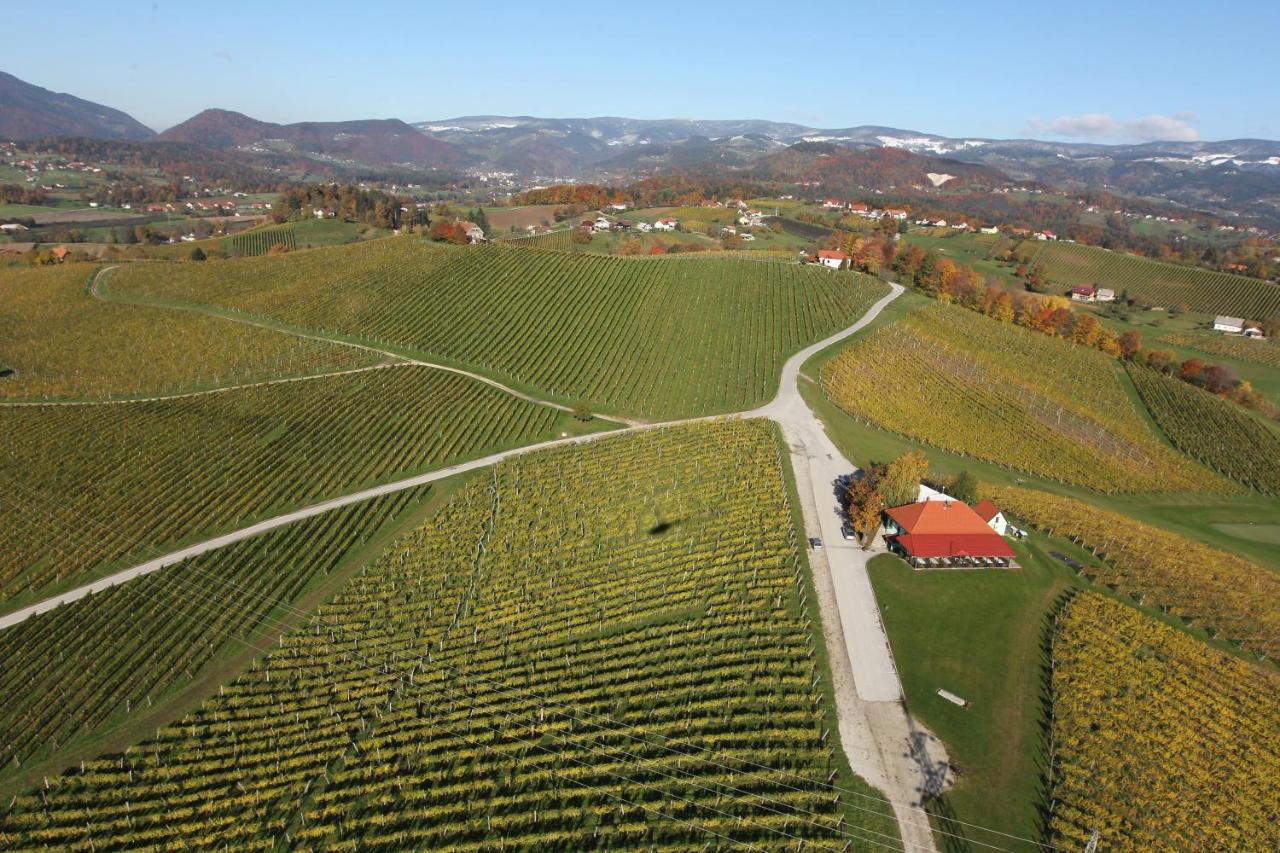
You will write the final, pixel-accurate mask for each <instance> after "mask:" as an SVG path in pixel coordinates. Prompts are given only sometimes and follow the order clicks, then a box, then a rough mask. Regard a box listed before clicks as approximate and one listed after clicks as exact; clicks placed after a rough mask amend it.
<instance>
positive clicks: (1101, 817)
mask: <svg viewBox="0 0 1280 853" xmlns="http://www.w3.org/2000/svg"><path fill="white" fill-rule="evenodd" d="M1052 687H1053V718H1052V737H1053V743H1054V745H1055V755H1054V757H1053V763H1052V767H1053V781H1054V784H1053V789H1052V797H1053V803H1054V808H1053V811H1052V816H1051V820H1050V828H1051V839H1050V840H1051V841H1052V842H1053V843H1054V844H1057V845H1060V846H1061V847H1064V848H1066V849H1073V848H1078V847H1079V846H1081V845H1083V844H1085V843H1086V842H1087V841H1088V839H1089V835H1090V832H1091V831H1092V830H1094V829H1101V830H1102V831H1103V832H1105V835H1106V838H1107V841H1108V847H1111V848H1113V849H1135V850H1137V849H1152V848H1155V847H1160V848H1169V849H1182V850H1197V849H1201V850H1203V849H1209V848H1214V849H1258V850H1262V849H1267V848H1269V847H1274V846H1275V844H1276V842H1277V841H1280V831H1278V830H1277V827H1276V823H1275V819H1276V815H1277V814H1278V813H1280V788H1278V787H1277V786H1276V785H1275V780H1274V774H1275V768H1276V765H1277V763H1278V762H1280V724H1278V723H1277V721H1280V675H1277V674H1276V673H1275V672H1273V671H1270V670H1266V669H1262V668H1260V667H1258V666H1253V665H1250V664H1248V663H1245V662H1243V661H1240V660H1238V659H1236V658H1232V657H1230V656H1227V655H1224V654H1222V653H1221V652H1217V651H1214V650H1212V649H1210V648H1209V647H1207V646H1205V645H1204V644H1202V643H1199V642H1197V641H1196V640H1194V639H1192V638H1190V637H1187V636H1185V635H1183V634H1181V633H1180V632H1178V631H1176V630H1175V629H1173V628H1170V627H1168V626H1166V625H1162V624H1160V623H1159V622H1157V621H1155V620H1153V619H1151V618H1149V617H1147V616H1144V615H1143V614H1141V613H1139V612H1138V611H1136V610H1134V609H1133V608H1130V607H1128V606H1126V605H1124V604H1121V603H1118V602H1115V601H1111V600H1108V599H1106V598H1104V597H1102V596H1098V595H1093V594H1082V595H1078V596H1076V597H1075V598H1074V599H1073V600H1072V601H1071V603H1070V604H1068V605H1067V607H1066V609H1065V611H1064V612H1063V613H1062V615H1061V616H1060V618H1059V619H1058V621H1057V624H1056V626H1055V637H1054V641H1053V669H1052Z"/></svg>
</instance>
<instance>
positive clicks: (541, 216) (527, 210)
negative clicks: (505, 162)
mask: <svg viewBox="0 0 1280 853" xmlns="http://www.w3.org/2000/svg"><path fill="white" fill-rule="evenodd" d="M564 206H565V205H562V204H526V205H522V206H520V207H486V208H484V215H485V218H486V219H488V220H489V233H490V236H492V237H501V236H503V235H505V234H510V233H512V229H515V230H516V231H517V232H520V233H523V232H524V230H525V228H527V227H528V226H530V225H545V226H547V227H548V228H549V227H551V226H553V225H555V224H556V218H555V212H556V211H557V210H560V209H561V208H563V207H564ZM623 215H624V216H625V215H626V214H623Z"/></svg>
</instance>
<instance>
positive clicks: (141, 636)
mask: <svg viewBox="0 0 1280 853" xmlns="http://www.w3.org/2000/svg"><path fill="white" fill-rule="evenodd" d="M425 492H426V489H425V488H423V489H419V490H413V489H407V490H404V491H400V492H394V493H392V494H391V495H387V496H384V497H379V498H374V499H372V500H369V501H366V502H364V503H360V504H353V505H351V506H347V507H343V508H342V509H339V510H335V511H334V512H332V513H325V514H323V515H319V516H315V517H313V518H310V519H307V520H305V521H301V522H298V523H297V524H294V525H291V526H289V527H284V528H280V529H279V530H276V531H272V532H270V533H267V534H265V535H263V536H261V537H259V538H257V539H250V540H246V541H244V542H240V543H237V544H235V545H231V546H228V547H226V548H223V549H221V550H218V551H212V552H210V553H209V554H206V555H203V556H200V557H195V558H192V559H190V560H187V561H186V562H185V563H182V564H180V565H177V566H173V567H171V568H167V569H165V570H164V571H162V572H158V573H156V574H151V575H147V576H145V577H141V578H137V579H135V580H132V581H130V582H128V583H126V584H124V585H122V586H117V587H113V588H111V589H109V590H107V591H105V592H102V593H99V594H97V595H94V596H92V597H91V598H89V599H84V600H81V601H78V602H75V603H74V604H71V605H68V606H65V607H61V608H58V609H56V610H53V611H50V612H48V613H44V614H41V615H39V616H36V617H34V618H32V619H29V620H27V621H26V622H23V623H21V624H19V625H17V626H15V627H12V628H8V629H5V630H4V631H0V660H3V661H4V679H3V682H2V685H0V744H3V747H2V749H3V752H0V766H2V769H3V770H4V771H9V770H16V769H21V768H22V767H24V766H26V765H28V764H29V763H31V761H32V759H33V758H34V759H38V758H40V757H41V756H42V755H45V754H48V753H51V752H56V751H57V750H58V749H59V748H60V747H64V746H66V745H67V744H68V742H74V740H75V738H77V737H79V736H82V735H84V734H86V733H93V732H94V731H96V730H97V729H98V728H99V727H102V726H103V725H104V724H106V723H108V722H109V721H111V720H112V719H115V718H127V716H128V714H129V712H130V710H131V709H133V708H139V709H141V708H148V707H151V706H152V704H153V703H154V702H155V701H157V700H160V699H162V698H163V697H164V696H165V694H166V693H167V692H169V691H171V690H173V689H175V688H177V687H181V686H183V685H185V684H186V683H189V682H190V681H191V680H192V678H194V677H195V676H196V675H197V674H198V673H199V672H200V670H201V668H202V667H203V666H205V665H206V664H207V663H208V662H209V661H210V660H212V659H213V658H214V656H215V655H217V654H218V653H219V652H221V651H222V650H224V649H228V650H231V651H236V650H238V649H239V648H240V647H242V646H243V645H244V644H245V643H246V641H247V640H246V638H247V637H248V636H249V635H251V634H252V633H253V632H254V631H255V630H256V629H258V628H259V627H261V626H265V627H266V628H268V629H270V628H272V627H273V626H274V625H275V624H276V619H277V618H278V617H277V616H276V615H275V612H276V611H277V610H279V609H280V608H282V607H285V606H287V605H289V604H290V603H292V602H294V601H295V600H297V599H298V597H299V596H300V595H301V594H302V592H303V591H304V590H305V589H307V587H308V586H309V585H311V584H314V583H315V582H316V581H318V580H319V579H322V578H323V577H325V576H326V575H328V574H329V573H330V572H332V571H334V570H335V569H336V568H338V567H339V566H340V565H341V564H342V562H343V560H344V559H345V558H346V557H347V555H348V554H349V553H350V552H351V551H353V550H355V549H357V548H358V547H359V545H360V544H361V543H363V542H365V541H367V540H369V539H370V538H372V537H373V536H375V535H376V534H377V532H378V531H379V529H380V528H382V527H383V526H384V525H385V524H386V523H387V522H388V521H389V520H390V519H392V518H394V517H395V516H397V515H401V514H403V513H404V512H405V511H406V510H407V509H408V508H410V507H412V506H413V505H414V504H416V503H417V501H418V500H419V499H420V497H421V496H422V495H423V494H425ZM108 532H109V531H105V530H103V529H100V528H98V527H95V526H94V525H92V524H90V523H85V524H81V525H80V529H79V531H77V532H76V533H75V534H74V535H78V536H80V537H81V538H84V539H91V538H94V537H96V536H99V535H104V534H106V533H108ZM50 687H52V690H51V689H50Z"/></svg>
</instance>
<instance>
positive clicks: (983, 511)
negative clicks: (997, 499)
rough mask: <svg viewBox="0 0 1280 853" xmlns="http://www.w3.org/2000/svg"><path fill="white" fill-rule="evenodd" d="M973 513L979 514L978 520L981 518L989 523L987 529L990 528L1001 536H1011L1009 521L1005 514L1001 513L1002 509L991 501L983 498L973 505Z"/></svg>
mask: <svg viewBox="0 0 1280 853" xmlns="http://www.w3.org/2000/svg"><path fill="white" fill-rule="evenodd" d="M973 511H974V512H976V513H977V514H978V518H981V519H982V520H983V521H985V522H986V523H987V527H990V528H991V529H992V530H994V531H995V532H996V533H998V534H999V535H1001V536H1007V535H1008V534H1009V521H1008V519H1006V518H1005V517H1004V513H1003V512H1001V511H1000V507H998V506H996V505H995V504H994V503H992V502H991V501H989V500H987V499H986V498H983V499H982V500H980V501H978V502H977V503H976V504H974V505H973Z"/></svg>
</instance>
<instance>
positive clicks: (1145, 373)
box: [1127, 364, 1280, 495]
mask: <svg viewBox="0 0 1280 853" xmlns="http://www.w3.org/2000/svg"><path fill="white" fill-rule="evenodd" d="M1127 369H1128V371H1129V376H1130V378H1131V379H1133V384H1134V386H1135V387H1136V388H1137V389H1138V394H1139V395H1140V396H1141V397H1142V401H1143V402H1144V403H1145V404H1146V406H1147V409H1148V410H1149V411H1150V412H1151V416H1152V417H1153V418H1154V419H1155V421H1156V423H1157V424H1159V425H1160V429H1161V430H1162V431H1163V432H1164V434H1165V435H1166V436H1168V437H1169V440H1170V441H1171V442H1173V444H1174V446H1175V447H1177V448H1178V449H1180V450H1181V451H1182V452H1184V453H1186V454H1187V455H1188V456H1191V457H1192V458H1194V459H1197V460H1199V461H1200V462H1202V463H1204V464H1205V465H1207V466H1209V467H1210V468H1212V469H1214V470H1215V471H1217V472H1219V473H1221V474H1222V475H1223V476H1225V477H1230V478H1231V479H1232V480H1236V481H1237V482H1240V483H1243V484H1244V485H1246V486H1248V487H1250V488H1252V489H1257V490H1258V491H1260V492H1262V493H1263V494H1268V495H1280V432H1277V431H1276V430H1275V429H1273V428H1269V427H1267V426H1265V425H1264V424H1263V423H1262V422H1261V420H1259V418H1258V417H1257V416H1255V415H1251V414H1249V413H1247V412H1246V411H1244V410H1243V409H1241V408H1239V407H1238V406H1236V405H1234V404H1232V403H1229V402H1227V401H1226V400H1223V399H1221V398H1220V397H1217V396H1215V395H1213V394H1210V393H1209V392H1207V391H1203V390H1201V389H1199V388H1196V387H1195V386H1193V385H1188V384H1187V383H1186V382H1182V381H1180V380H1178V379H1175V378H1173V377H1170V376H1165V375H1164V374H1162V373H1160V372H1158V371H1155V370H1152V369H1150V368H1146V367H1141V366H1138V365H1135V364H1129V365H1128V366H1127Z"/></svg>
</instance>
